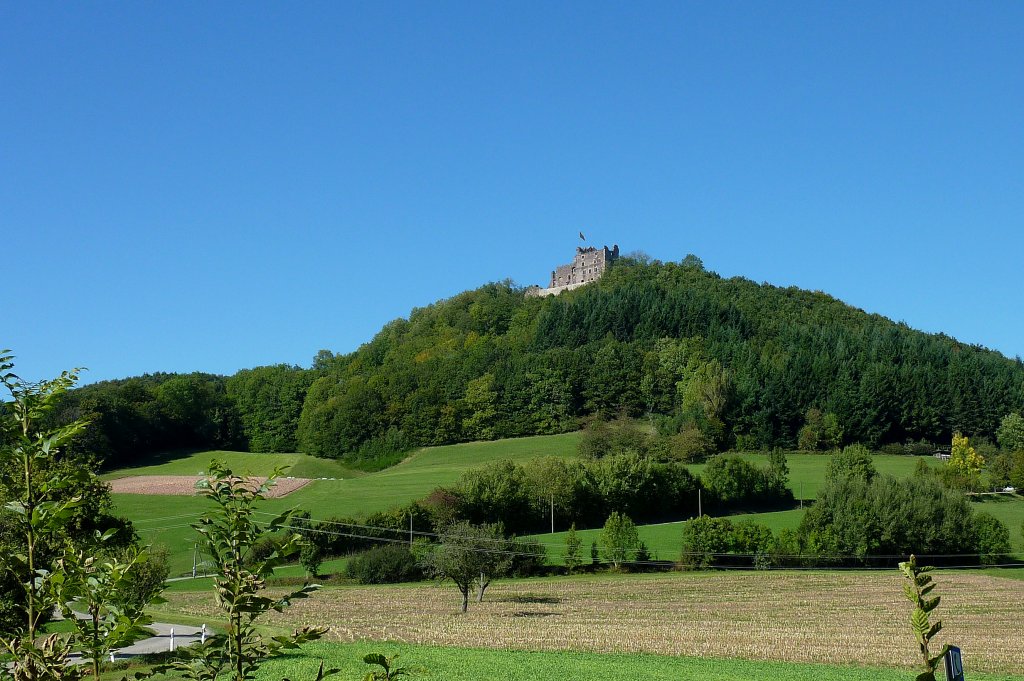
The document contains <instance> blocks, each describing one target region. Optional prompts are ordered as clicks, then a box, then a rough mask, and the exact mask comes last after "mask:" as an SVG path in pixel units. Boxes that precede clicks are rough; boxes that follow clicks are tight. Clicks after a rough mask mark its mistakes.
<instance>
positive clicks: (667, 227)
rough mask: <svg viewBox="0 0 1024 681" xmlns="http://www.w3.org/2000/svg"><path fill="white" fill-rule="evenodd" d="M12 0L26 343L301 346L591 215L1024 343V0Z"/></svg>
mask: <svg viewBox="0 0 1024 681" xmlns="http://www.w3.org/2000/svg"><path fill="white" fill-rule="evenodd" d="M893 4H894V3H889V2H884V3H881V2H880V3H860V2H858V3H821V2H807V3H796V2H785V3H761V2H729V3H718V2H701V3H681V2H670V3H664V4H660V3H649V2H642V3H632V2H630V3H619V4H613V3H608V2H580V3H541V2H508V3H494V2H484V3H470V2H463V3H434V2H430V3H425V2H424V3H419V2H387V3H382V2H361V3H344V2H302V3H281V2H274V3H260V2H254V3H208V2H163V3H157V2H119V3H115V2H104V3H95V2H93V3H82V2H79V3H43V2H26V3H15V2H6V3H3V4H2V5H0V130H2V137H0V255H2V262H3V264H2V268H3V269H2V272H3V293H2V295H0V324H2V326H0V347H9V348H12V349H13V350H14V351H15V352H16V354H17V355H18V356H19V364H18V368H19V370H20V373H21V374H22V375H23V376H25V377H26V378H32V379H36V378H43V377H48V376H50V375H53V374H55V373H56V372H58V371H60V370H61V369H63V368H67V367H72V366H87V367H89V368H90V369H91V371H90V372H89V374H87V375H86V377H85V378H86V380H100V379H106V378H115V377H122V376H128V375H135V374H139V373H143V372H152V371H193V370H201V371H211V372H218V373H233V372H234V371H236V370H237V369H239V368H243V367H251V366H255V365H260V364H273V363H279V362H285V363H296V364H300V365H309V363H310V361H311V359H312V357H313V355H314V354H315V353H316V351H317V350H318V349H320V348H328V349H331V350H334V351H350V350H353V349H355V348H356V347H358V345H359V344H361V343H363V342H365V341H367V340H369V339H370V338H371V337H372V335H373V334H374V333H375V332H376V331H377V330H378V329H379V328H380V327H381V325H382V324H384V323H385V322H387V321H388V320H390V319H393V318H395V317H399V316H407V315H408V313H409V311H410V310H411V309H412V308H413V307H416V306H423V305H427V304H430V303H431V302H433V301H435V300H438V299H440V298H445V297H448V296H451V295H453V294H455V293H458V292H459V291H462V290H465V289H469V288H475V287H476V286H479V285H481V284H483V283H485V282H487V281H494V280H501V279H505V278H511V279H513V280H514V281H516V282H517V283H520V284H530V283H542V282H544V281H546V278H547V276H548V274H549V272H550V270H551V269H552V268H553V267H554V266H555V265H556V264H558V263H561V262H564V261H567V260H568V259H569V258H570V257H571V254H572V250H573V248H574V247H575V246H576V244H577V243H578V238H577V232H578V231H579V230H583V231H584V232H585V233H586V234H587V236H588V237H589V238H590V239H591V241H592V242H596V243H597V244H601V243H607V244H608V245H611V244H612V243H618V244H620V246H621V247H622V249H623V250H624V251H632V250H635V249H639V250H643V251H645V252H647V253H648V254H650V255H651V256H652V257H655V258H659V259H662V260H678V259H680V258H682V257H683V256H684V255H685V254H687V253H690V252H692V253H695V254H697V255H698V256H700V257H701V258H702V259H703V260H704V263H705V265H706V266H707V267H708V268H709V269H712V270H715V271H717V272H719V273H720V274H722V275H724V276H734V275H741V276H745V277H748V278H750V279H753V280H755V281H768V282H771V283H773V284H779V285H784V286H788V285H796V286H800V287H803V288H809V289H819V290H823V291H826V292H828V293H831V294H833V295H835V296H837V297H839V298H841V299H843V300H845V301H847V302H849V303H851V304H853V305H856V306H858V307H861V308H864V309H866V310H868V311H871V312H878V313H880V314H883V315H886V316H888V317H891V318H893V319H896V320H903V321H905V322H907V323H908V324H909V325H910V326H912V327H915V328H919V329H923V330H926V331H944V332H946V333H949V334H950V335H953V336H956V337H957V338H960V339H962V340H964V341H967V342H970V343H980V344H982V345H985V346H988V347H991V348H994V349H997V350H1000V351H1002V352H1003V353H1005V354H1007V355H1009V356H1014V355H1024V303H1022V300H1024V297H1022V286H1021V273H1022V271H1024V236H1022V230H1024V48H1022V46H1021V36H1022V35H1024V3H1019V2H1017V3H1013V2H1002V3H1001V2H984V3H981V2H978V3H968V2H961V3H945V2H915V3H899V6H897V7H894V6H893Z"/></svg>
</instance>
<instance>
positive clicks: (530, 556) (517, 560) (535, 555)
mask: <svg viewBox="0 0 1024 681" xmlns="http://www.w3.org/2000/svg"><path fill="white" fill-rule="evenodd" d="M507 550H508V551H511V552H512V553H513V554H514V555H513V556H512V566H511V567H510V568H509V575H510V576H512V577H533V576H534V575H539V574H541V573H542V572H544V566H545V562H546V561H547V550H546V549H545V548H544V545H543V544H541V543H540V542H539V541H537V540H536V539H522V538H512V539H510V540H509V541H508V547H507Z"/></svg>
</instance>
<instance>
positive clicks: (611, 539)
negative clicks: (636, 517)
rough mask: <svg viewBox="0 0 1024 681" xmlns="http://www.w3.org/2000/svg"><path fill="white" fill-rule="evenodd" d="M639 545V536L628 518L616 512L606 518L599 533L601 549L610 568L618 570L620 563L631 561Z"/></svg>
mask: <svg viewBox="0 0 1024 681" xmlns="http://www.w3.org/2000/svg"><path fill="white" fill-rule="evenodd" d="M639 545H640V536H639V534H638V533H637V530H636V525H635V524H633V521H632V520H631V519H630V517H629V516H627V515H622V514H620V513H616V512H613V513H612V514H611V515H610V516H608V520H606V521H605V523H604V529H603V530H602V531H601V547H602V548H603V549H604V556H605V558H606V559H607V560H609V561H611V563H612V567H614V568H615V569H618V568H619V566H621V565H622V563H624V562H626V561H629V560H632V559H633V558H634V556H635V555H636V550H637V547H638V546H639Z"/></svg>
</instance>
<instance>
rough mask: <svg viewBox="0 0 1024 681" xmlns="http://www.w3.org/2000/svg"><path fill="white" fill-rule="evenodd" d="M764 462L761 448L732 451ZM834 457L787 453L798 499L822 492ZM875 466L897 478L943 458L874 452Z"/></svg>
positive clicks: (791, 483) (698, 466) (698, 469)
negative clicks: (918, 465) (923, 464)
mask: <svg viewBox="0 0 1024 681" xmlns="http://www.w3.org/2000/svg"><path fill="white" fill-rule="evenodd" d="M730 456H737V457H739V458H741V459H745V460H747V461H749V462H751V463H754V464H758V465H761V466H766V465H768V455H767V454H764V453H761V452H744V453H741V454H730ZM831 458H832V457H831V456H830V455H829V454H824V453H823V454H805V453H802V452H791V453H789V454H787V455H786V463H787V464H789V488H790V489H791V490H793V495H794V496H795V497H796V498H797V499H805V500H813V499H814V498H815V497H817V496H818V489H819V488H820V487H821V485H822V484H823V483H824V482H825V471H826V470H827V468H828V462H829V460H830V459H831ZM872 459H873V461H874V464H875V468H876V469H877V470H878V472H879V473H881V474H883V475H892V476H895V477H897V478H903V477H907V476H909V475H911V474H913V472H914V467H915V466H917V462H918V460H923V461H925V462H926V463H927V464H928V465H929V466H932V467H934V468H937V467H938V466H940V465H942V462H941V461H939V460H938V459H936V458H934V457H930V456H928V457H917V456H896V455H892V454H875V455H873V456H872ZM689 468H690V471H691V472H693V473H697V474H699V473H700V472H701V471H703V470H704V464H694V465H692V466H690V467H689Z"/></svg>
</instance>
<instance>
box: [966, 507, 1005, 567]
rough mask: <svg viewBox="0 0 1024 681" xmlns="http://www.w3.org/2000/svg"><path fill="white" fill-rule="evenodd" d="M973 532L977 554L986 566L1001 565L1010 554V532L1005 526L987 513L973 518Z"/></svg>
mask: <svg viewBox="0 0 1024 681" xmlns="http://www.w3.org/2000/svg"><path fill="white" fill-rule="evenodd" d="M974 531H975V533H976V534H977V538H978V539H977V541H978V545H977V546H978V554H979V556H980V560H981V562H982V563H985V564H987V565H990V564H994V563H1001V562H1003V561H1004V560H1005V559H1006V558H1007V555H1006V554H1008V553H1009V552H1010V530H1009V529H1007V527H1006V525H1004V524H1003V523H1002V522H1000V521H999V519H998V518H995V517H993V516H991V515H989V514H988V513H978V514H976V515H975V516H974Z"/></svg>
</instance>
